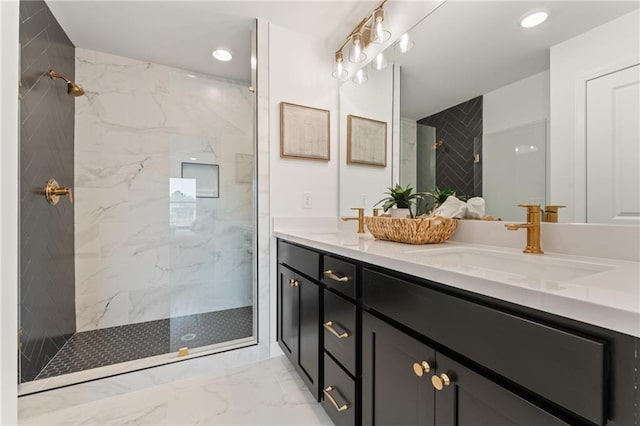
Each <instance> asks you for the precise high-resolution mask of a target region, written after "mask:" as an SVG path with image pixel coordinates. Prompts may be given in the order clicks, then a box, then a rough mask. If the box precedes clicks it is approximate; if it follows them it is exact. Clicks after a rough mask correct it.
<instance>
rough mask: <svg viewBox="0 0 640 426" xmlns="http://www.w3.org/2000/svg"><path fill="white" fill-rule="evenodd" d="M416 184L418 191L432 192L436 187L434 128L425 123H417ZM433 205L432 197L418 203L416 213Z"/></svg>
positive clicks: (425, 210)
mask: <svg viewBox="0 0 640 426" xmlns="http://www.w3.org/2000/svg"><path fill="white" fill-rule="evenodd" d="M416 132H417V157H418V167H417V173H416V175H417V185H416V191H418V192H434V191H435V188H436V128H435V127H432V126H427V125H425V124H418V125H417V129H416ZM432 207H433V199H431V198H427V199H426V200H425V201H424V202H420V203H418V214H422V213H425V212H427V211H429V210H431V208H432Z"/></svg>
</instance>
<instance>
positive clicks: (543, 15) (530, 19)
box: [520, 10, 549, 28]
mask: <svg viewBox="0 0 640 426" xmlns="http://www.w3.org/2000/svg"><path fill="white" fill-rule="evenodd" d="M548 17H549V13H547V12H545V11H543V10H536V11H532V12H529V13H527V14H526V15H524V16H523V17H522V18H521V19H520V25H521V26H522V27H524V28H533V27H536V26H538V25H540V24H542V23H543V22H544V21H546V20H547V18H548Z"/></svg>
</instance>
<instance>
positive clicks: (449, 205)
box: [432, 195, 467, 219]
mask: <svg viewBox="0 0 640 426" xmlns="http://www.w3.org/2000/svg"><path fill="white" fill-rule="evenodd" d="M466 211H467V203H465V202H464V201H460V200H458V199H457V198H456V197H454V196H453V195H449V196H448V197H447V199H446V201H445V202H444V203H442V204H441V205H440V207H438V208H437V209H435V211H434V212H433V214H432V215H433V216H442V217H449V218H453V219H464V217H465V213H466Z"/></svg>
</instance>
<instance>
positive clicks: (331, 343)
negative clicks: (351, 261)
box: [323, 290, 356, 376]
mask: <svg viewBox="0 0 640 426" xmlns="http://www.w3.org/2000/svg"><path fill="white" fill-rule="evenodd" d="M323 325H324V349H325V350H326V351H327V352H329V353H330V354H331V355H332V356H333V357H334V358H335V359H337V360H338V362H340V363H341V364H342V366H343V367H344V368H345V369H346V370H347V371H349V373H351V374H352V375H353V376H355V373H356V307H355V305H354V304H353V303H351V302H349V301H347V300H345V299H343V298H342V297H340V296H338V295H335V294H333V293H332V292H330V291H328V290H325V291H324V324H323Z"/></svg>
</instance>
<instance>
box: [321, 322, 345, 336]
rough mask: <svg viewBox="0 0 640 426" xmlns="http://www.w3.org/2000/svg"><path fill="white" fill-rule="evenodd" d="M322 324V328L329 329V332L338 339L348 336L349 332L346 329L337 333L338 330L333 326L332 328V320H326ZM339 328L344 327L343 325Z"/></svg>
mask: <svg viewBox="0 0 640 426" xmlns="http://www.w3.org/2000/svg"><path fill="white" fill-rule="evenodd" d="M322 325H323V326H324V328H326V329H327V330H329V331H330V332H331V334H333V335H334V336H336V337H337V338H338V339H344V338H347V337H349V332H348V331H345V332H344V333H338V331H337V330H336V329H335V328H333V326H334V322H333V321H327V322H325V323H324V324H322ZM340 328H342V329H344V327H340Z"/></svg>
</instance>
